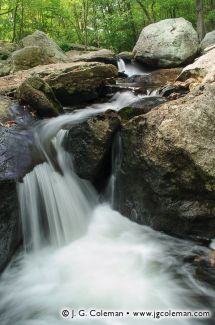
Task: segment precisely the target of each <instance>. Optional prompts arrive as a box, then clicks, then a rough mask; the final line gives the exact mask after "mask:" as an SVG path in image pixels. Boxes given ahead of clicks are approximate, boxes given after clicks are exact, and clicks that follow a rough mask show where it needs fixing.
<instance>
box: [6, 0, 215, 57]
mask: <svg viewBox="0 0 215 325" xmlns="http://www.w3.org/2000/svg"><path fill="white" fill-rule="evenodd" d="M203 8H204V22H205V28H206V31H207V32H208V31H210V30H212V29H214V27H215V26H214V25H215V0H204V1H203ZM175 17H184V18H185V19H187V20H189V21H191V22H192V23H193V25H194V27H196V24H197V21H196V1H195V0H0V39H2V40H7V41H16V42H18V41H19V40H20V39H22V38H23V37H24V36H26V35H28V34H30V33H32V32H34V31H35V30H41V31H44V32H45V33H47V34H48V35H49V36H50V37H52V38H53V39H55V41H56V42H57V43H58V44H59V45H60V46H61V47H62V48H63V49H64V50H67V49H68V50H69V49H70V44H71V43H80V44H85V45H90V46H96V47H104V48H112V49H114V50H117V51H122V50H131V49H132V48H133V46H134V44H135V42H136V40H137V38H138V35H139V33H140V31H141V30H142V28H143V27H145V26H147V25H148V24H150V23H153V22H156V21H159V20H162V19H166V18H175Z"/></svg>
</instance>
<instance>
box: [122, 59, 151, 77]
mask: <svg viewBox="0 0 215 325" xmlns="http://www.w3.org/2000/svg"><path fill="white" fill-rule="evenodd" d="M117 65H118V71H119V72H124V73H125V74H126V75H127V76H128V77H131V76H134V75H138V76H140V75H146V74H149V72H151V71H152V69H151V68H150V67H147V66H144V65H142V64H140V63H137V62H131V63H126V62H125V61H124V60H123V59H122V58H118V61H117Z"/></svg>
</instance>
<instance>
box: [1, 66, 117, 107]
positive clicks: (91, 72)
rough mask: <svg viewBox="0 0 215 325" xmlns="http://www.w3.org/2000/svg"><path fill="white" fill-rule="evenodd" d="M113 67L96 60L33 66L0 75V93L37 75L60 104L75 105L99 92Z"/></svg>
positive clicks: (115, 72) (114, 69) (109, 76)
mask: <svg viewBox="0 0 215 325" xmlns="http://www.w3.org/2000/svg"><path fill="white" fill-rule="evenodd" d="M117 74H118V71H117V69H116V67H115V66H113V65H110V64H103V63H99V62H69V63H56V64H49V65H41V66H36V67H34V68H32V69H28V70H23V71H18V72H16V73H14V74H12V75H10V76H9V77H7V76H6V77H1V78H0V94H3V95H5V94H11V93H13V92H14V91H15V90H16V89H17V88H18V87H19V86H20V85H21V84H22V83H23V82H24V81H25V80H26V79H28V78H31V77H34V76H38V77H39V78H41V79H43V80H44V81H46V82H47V83H48V84H49V85H50V87H51V88H52V90H53V91H54V93H55V96H56V98H57V99H58V100H59V101H60V102H61V103H62V104H63V105H65V106H66V105H71V104H77V103H81V102H85V101H88V100H92V99H96V98H97V97H98V96H100V95H102V94H103V93H104V92H105V91H106V90H105V85H106V84H107V83H108V81H109V79H110V80H112V79H113V78H114V77H116V76H117Z"/></svg>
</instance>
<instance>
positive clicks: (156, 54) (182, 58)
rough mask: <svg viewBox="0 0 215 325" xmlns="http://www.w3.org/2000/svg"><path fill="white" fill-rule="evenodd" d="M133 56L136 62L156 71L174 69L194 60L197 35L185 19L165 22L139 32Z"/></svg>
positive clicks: (166, 20)
mask: <svg viewBox="0 0 215 325" xmlns="http://www.w3.org/2000/svg"><path fill="white" fill-rule="evenodd" d="M133 52H134V55H135V59H136V60H137V61H140V62H143V63H146V64H150V65H152V66H156V67H177V66H180V65H183V64H186V63H189V62H191V61H192V60H193V59H194V58H195V56H196V54H197V52H198V35H197V33H196V31H195V30H194V28H193V26H192V24H191V23H190V22H188V21H187V20H185V19H184V18H175V19H165V20H162V21H159V22H158V23H155V24H151V25H149V26H147V27H145V28H144V29H143V30H142V32H141V34H140V37H139V39H138V41H137V43H136V45H135V47H134V49H133Z"/></svg>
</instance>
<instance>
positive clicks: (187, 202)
mask: <svg viewBox="0 0 215 325" xmlns="http://www.w3.org/2000/svg"><path fill="white" fill-rule="evenodd" d="M214 96H215V82H213V83H211V84H205V85H201V86H200V87H199V88H198V89H195V90H193V91H192V92H191V93H189V94H188V95H187V96H185V97H183V98H181V99H179V100H176V101H172V102H168V103H166V104H163V105H161V106H159V107H158V109H155V110H151V111H150V112H149V113H148V114H146V115H141V116H138V117H135V118H133V119H132V120H130V121H129V122H128V123H126V124H124V125H123V128H122V150H123V161H122V166H121V169H120V171H119V173H118V176H117V186H116V191H117V198H118V208H119V209H120V211H121V212H122V213H123V214H124V215H127V216H128V217H129V218H131V219H133V220H135V221H137V222H139V223H142V224H147V225H150V226H151V227H153V228H155V229H158V230H161V231H165V232H168V233H172V234H176V235H179V236H186V237H201V238H204V237H207V238H215V140H214V139H215V137H214V135H215V134H214V130H215V114H214V111H215V102H214Z"/></svg>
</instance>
